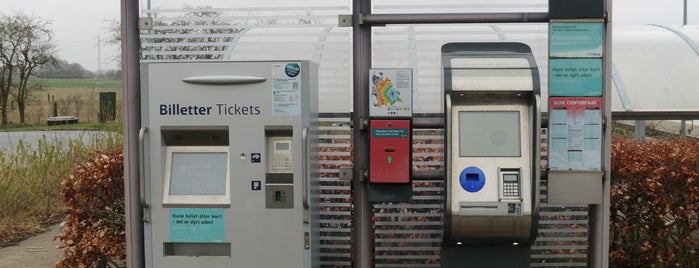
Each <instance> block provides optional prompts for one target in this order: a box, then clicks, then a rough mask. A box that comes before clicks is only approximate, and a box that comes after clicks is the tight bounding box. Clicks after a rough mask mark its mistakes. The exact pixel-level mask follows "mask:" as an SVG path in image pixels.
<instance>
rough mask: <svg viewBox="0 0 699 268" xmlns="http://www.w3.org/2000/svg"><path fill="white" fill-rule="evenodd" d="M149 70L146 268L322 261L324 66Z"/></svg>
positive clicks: (155, 66)
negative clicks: (320, 83) (320, 73)
mask: <svg viewBox="0 0 699 268" xmlns="http://www.w3.org/2000/svg"><path fill="white" fill-rule="evenodd" d="M141 72H142V76H141V77H142V78H143V79H142V87H141V90H142V101H141V105H142V111H143V113H142V122H143V123H142V124H143V127H142V129H141V133H140V139H141V140H140V141H141V151H142V154H143V155H142V159H143V163H142V165H141V166H142V167H141V168H142V176H141V177H142V185H141V189H142V190H141V202H142V205H143V207H144V211H143V213H144V215H143V217H144V236H145V237H144V241H145V250H146V252H145V256H146V257H145V262H146V267H314V266H317V265H318V256H319V254H317V252H318V251H319V246H318V242H317V241H319V238H318V233H317V231H318V226H314V224H316V225H317V224H318V220H317V217H318V214H317V211H318V209H317V208H318V207H317V206H318V205H317V202H315V200H316V197H317V182H318V179H317V172H315V171H314V170H317V162H313V161H312V159H317V156H316V157H314V156H313V154H314V152H315V151H317V150H315V149H314V148H315V147H316V145H315V143H314V142H312V141H315V140H317V139H316V138H315V137H313V135H314V133H317V131H316V130H315V128H316V127H317V107H318V103H317V99H316V98H317V96H318V94H317V66H316V64H315V63H313V62H309V61H288V62H287V61H283V62H282V61H280V62H171V63H161V62H152V63H144V64H143V65H142V67H141Z"/></svg>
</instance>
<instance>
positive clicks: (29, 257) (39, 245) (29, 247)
mask: <svg viewBox="0 0 699 268" xmlns="http://www.w3.org/2000/svg"><path fill="white" fill-rule="evenodd" d="M60 229H61V227H60V225H59V224H56V225H53V226H51V227H49V231H47V232H45V233H43V234H40V235H36V236H33V237H30V238H29V239H27V240H24V241H22V242H20V243H19V244H17V245H15V246H11V247H5V248H0V267H3V268H46V267H55V266H56V261H58V260H59V259H60V258H61V255H62V254H63V249H58V248H56V247H57V246H58V245H60V241H54V240H53V238H54V237H55V236H58V235H59V233H60Z"/></svg>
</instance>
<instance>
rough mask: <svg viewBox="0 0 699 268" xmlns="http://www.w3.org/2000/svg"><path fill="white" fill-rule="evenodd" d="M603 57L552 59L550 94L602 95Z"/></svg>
mask: <svg viewBox="0 0 699 268" xmlns="http://www.w3.org/2000/svg"><path fill="white" fill-rule="evenodd" d="M602 77H603V73H602V59H550V60H549V96H551V97H600V96H602V86H603V79H602Z"/></svg>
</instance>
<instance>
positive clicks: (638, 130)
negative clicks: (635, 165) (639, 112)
mask: <svg viewBox="0 0 699 268" xmlns="http://www.w3.org/2000/svg"><path fill="white" fill-rule="evenodd" d="M634 133H635V134H636V139H637V140H641V141H642V140H644V139H646V120H636V124H635V127H634Z"/></svg>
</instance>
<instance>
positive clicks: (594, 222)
mask: <svg viewBox="0 0 699 268" xmlns="http://www.w3.org/2000/svg"><path fill="white" fill-rule="evenodd" d="M605 14H607V20H606V23H605V24H606V25H605V33H604V37H605V40H604V42H605V44H604V57H603V64H604V76H603V77H604V86H603V88H602V89H603V92H602V98H603V101H602V103H603V107H604V118H605V119H606V120H605V123H604V124H605V127H604V137H603V141H602V142H603V147H602V170H604V180H603V185H602V187H603V188H602V203H601V204H599V205H591V206H590V217H591V219H590V239H591V241H590V243H591V245H590V261H589V262H590V267H596V268H606V267H609V213H610V209H609V206H610V204H611V200H610V195H609V194H610V189H611V178H610V169H611V167H612V165H611V164H612V163H611V144H612V139H611V138H612V120H611V119H612V82H611V81H612V79H611V78H612V22H611V20H609V17H608V16H610V15H611V14H612V0H606V1H605Z"/></svg>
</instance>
